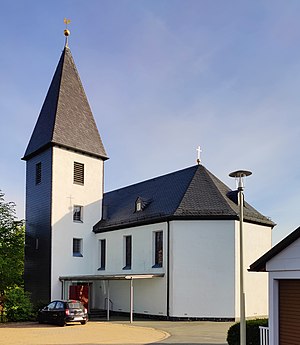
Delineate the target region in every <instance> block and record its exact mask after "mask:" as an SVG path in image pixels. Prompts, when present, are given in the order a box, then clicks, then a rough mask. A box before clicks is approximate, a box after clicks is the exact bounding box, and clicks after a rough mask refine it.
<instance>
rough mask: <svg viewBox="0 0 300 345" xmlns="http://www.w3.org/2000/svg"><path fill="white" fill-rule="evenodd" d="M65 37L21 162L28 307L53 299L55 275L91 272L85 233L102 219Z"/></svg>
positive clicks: (99, 156)
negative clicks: (24, 206)
mask: <svg viewBox="0 0 300 345" xmlns="http://www.w3.org/2000/svg"><path fill="white" fill-rule="evenodd" d="M68 23H69V22H68ZM68 23H66V24H68ZM69 34H70V32H69V30H67V29H66V30H65V36H66V43H65V47H64V49H63V51H62V54H61V57H60V60H59V62H58V65H57V68H56V71H55V73H54V76H53V79H52V82H51V84H50V87H49V90H48V93H47V95H46V98H45V101H44V104H43V106H42V109H41V111H40V114H39V117H38V119H37V122H36V125H35V128H34V130H33V133H32V135H31V138H30V140H29V143H28V146H27V149H26V151H25V154H24V157H23V158H22V159H23V160H25V161H26V240H25V277H24V278H25V289H26V290H27V291H29V292H31V297H32V301H33V302H35V303H40V302H48V301H49V300H50V299H54V298H60V297H61V283H60V281H59V277H60V276H63V275H66V274H82V273H85V274H86V273H89V272H90V273H92V270H93V267H92V262H93V257H92V252H93V250H90V249H92V248H93V246H95V245H96V243H95V241H94V237H93V232H92V227H93V225H95V224H96V223H97V222H98V221H99V219H101V213H102V199H103V169H104V161H105V160H106V159H108V157H107V155H106V152H105V149H104V146H103V143H102V140H101V137H100V135H99V132H98V129H97V126H96V123H95V120H94V117H93V114H92V111H91V108H90V106H89V103H88V100H87V97H86V94H85V91H84V88H83V86H82V83H81V80H80V77H79V74H78V72H77V69H76V66H75V63H74V60H73V57H72V54H71V51H70V48H69V47H68V36H69Z"/></svg>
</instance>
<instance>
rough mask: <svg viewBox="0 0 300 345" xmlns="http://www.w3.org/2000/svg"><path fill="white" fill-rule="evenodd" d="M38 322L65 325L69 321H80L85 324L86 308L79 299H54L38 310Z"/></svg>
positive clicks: (86, 317)
mask: <svg viewBox="0 0 300 345" xmlns="http://www.w3.org/2000/svg"><path fill="white" fill-rule="evenodd" d="M37 319H38V322H39V323H53V324H57V325H59V326H65V325H66V324H67V323H69V322H80V323H81V324H82V325H85V324H86V323H87V321H88V314H87V310H86V308H85V307H84V306H83V304H82V303H81V302H80V301H76V300H68V301H65V300H56V301H52V302H51V303H50V304H48V305H47V306H45V307H44V308H43V309H40V310H39V311H38V318H37Z"/></svg>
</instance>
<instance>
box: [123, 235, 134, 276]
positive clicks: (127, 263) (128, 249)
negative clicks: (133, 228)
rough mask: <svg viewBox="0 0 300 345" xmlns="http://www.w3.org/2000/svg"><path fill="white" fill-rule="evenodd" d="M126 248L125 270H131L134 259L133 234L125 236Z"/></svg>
mask: <svg viewBox="0 0 300 345" xmlns="http://www.w3.org/2000/svg"><path fill="white" fill-rule="evenodd" d="M124 249H125V266H124V267H123V270H130V269H131V261H132V241H131V236H125V237H124Z"/></svg>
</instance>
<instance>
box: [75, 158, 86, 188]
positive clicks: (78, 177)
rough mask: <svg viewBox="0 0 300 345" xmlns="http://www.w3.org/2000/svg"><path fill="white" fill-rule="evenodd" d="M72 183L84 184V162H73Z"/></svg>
mask: <svg viewBox="0 0 300 345" xmlns="http://www.w3.org/2000/svg"><path fill="white" fill-rule="evenodd" d="M74 183H76V184H81V185H83V184H84V164H82V163H78V162H74Z"/></svg>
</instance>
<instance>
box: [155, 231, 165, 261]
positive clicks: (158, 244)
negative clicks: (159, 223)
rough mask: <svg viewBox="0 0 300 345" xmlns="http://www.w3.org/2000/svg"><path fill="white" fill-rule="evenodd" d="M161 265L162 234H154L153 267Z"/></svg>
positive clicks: (160, 232) (156, 232)
mask: <svg viewBox="0 0 300 345" xmlns="http://www.w3.org/2000/svg"><path fill="white" fill-rule="evenodd" d="M162 265H163V232H162V231H155V232H154V266H153V267H162Z"/></svg>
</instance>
